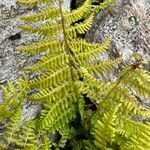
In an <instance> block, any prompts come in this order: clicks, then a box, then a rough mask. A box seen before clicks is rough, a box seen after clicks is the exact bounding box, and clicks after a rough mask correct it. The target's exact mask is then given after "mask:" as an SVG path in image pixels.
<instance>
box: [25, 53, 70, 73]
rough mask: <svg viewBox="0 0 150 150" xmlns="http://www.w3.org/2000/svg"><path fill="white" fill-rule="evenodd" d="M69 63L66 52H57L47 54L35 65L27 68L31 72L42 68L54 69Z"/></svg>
mask: <svg viewBox="0 0 150 150" xmlns="http://www.w3.org/2000/svg"><path fill="white" fill-rule="evenodd" d="M68 63H69V60H68V55H67V54H65V53H62V54H57V55H54V56H51V55H49V54H48V55H45V56H43V57H42V58H41V59H40V61H39V62H37V63H36V64H35V65H33V66H30V67H27V68H25V70H27V71H29V72H38V71H42V70H54V69H60V68H61V67H67V64H68Z"/></svg>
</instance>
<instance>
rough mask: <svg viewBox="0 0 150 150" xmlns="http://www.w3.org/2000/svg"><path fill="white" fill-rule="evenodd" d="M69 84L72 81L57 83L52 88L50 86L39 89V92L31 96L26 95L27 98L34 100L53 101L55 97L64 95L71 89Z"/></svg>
mask: <svg viewBox="0 0 150 150" xmlns="http://www.w3.org/2000/svg"><path fill="white" fill-rule="evenodd" d="M71 84H72V82H71V81H68V82H64V83H63V84H61V85H57V86H56V87H54V88H53V87H51V88H50V89H49V88H45V89H41V90H40V92H38V93H37V94H32V95H31V96H28V99H29V100H32V101H35V102H38V101H44V102H47V103H50V102H52V101H55V100H56V99H59V98H61V97H63V96H65V95H66V94H67V93H68V91H69V90H71V89H72V86H71Z"/></svg>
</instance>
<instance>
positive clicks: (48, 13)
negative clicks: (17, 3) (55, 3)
mask: <svg viewBox="0 0 150 150" xmlns="http://www.w3.org/2000/svg"><path fill="white" fill-rule="evenodd" d="M58 12H59V9H58V8H57V7H47V8H46V9H45V10H43V11H42V12H38V13H35V14H30V15H23V16H20V19H21V20H24V21H27V22H35V21H40V20H46V19H54V18H57V17H58V16H59V13H58Z"/></svg>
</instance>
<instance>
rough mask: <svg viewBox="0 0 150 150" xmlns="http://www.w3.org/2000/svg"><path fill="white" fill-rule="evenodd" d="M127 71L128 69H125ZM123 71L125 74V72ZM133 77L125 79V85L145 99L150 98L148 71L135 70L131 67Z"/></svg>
mask: <svg viewBox="0 0 150 150" xmlns="http://www.w3.org/2000/svg"><path fill="white" fill-rule="evenodd" d="M125 70H126V69H125ZM125 70H123V72H124V71H125ZM130 72H131V77H130V78H128V79H127V80H126V79H124V80H123V83H124V84H125V85H126V86H128V87H130V88H131V89H132V90H135V92H136V93H137V94H138V95H140V96H143V97H145V98H149V97H150V76H149V75H148V73H147V71H146V70H142V69H136V70H135V69H133V68H132V67H131V69H130Z"/></svg>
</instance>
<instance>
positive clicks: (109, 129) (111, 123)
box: [92, 104, 121, 149]
mask: <svg viewBox="0 0 150 150" xmlns="http://www.w3.org/2000/svg"><path fill="white" fill-rule="evenodd" d="M120 106H121V105H120V104H118V105H117V106H116V107H115V108H112V109H111V110H109V112H106V113H105V114H104V116H103V118H101V120H100V119H99V120H98V121H97V123H96V124H95V125H94V129H93V130H92V135H93V136H94V144H95V146H96V147H97V148H101V149H107V148H108V147H107V146H108V145H107V142H110V143H112V142H113V141H114V139H115V134H116V129H115V126H116V120H117V115H116V113H117V111H118V109H119V107H120ZM99 109H100V108H99Z"/></svg>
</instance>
